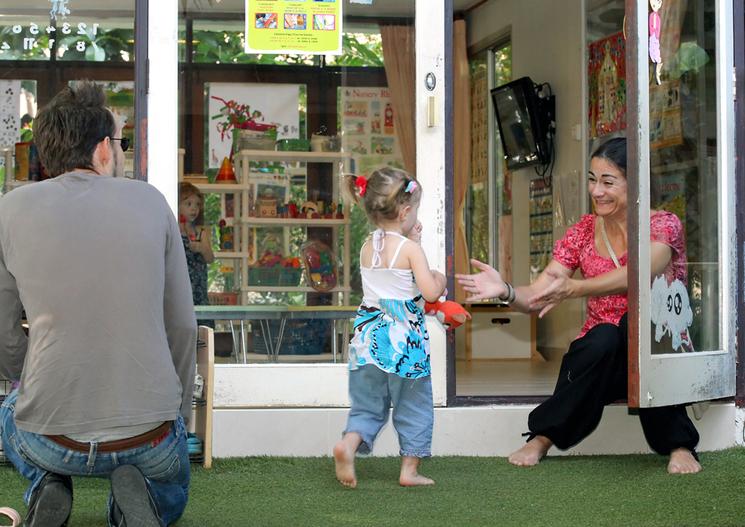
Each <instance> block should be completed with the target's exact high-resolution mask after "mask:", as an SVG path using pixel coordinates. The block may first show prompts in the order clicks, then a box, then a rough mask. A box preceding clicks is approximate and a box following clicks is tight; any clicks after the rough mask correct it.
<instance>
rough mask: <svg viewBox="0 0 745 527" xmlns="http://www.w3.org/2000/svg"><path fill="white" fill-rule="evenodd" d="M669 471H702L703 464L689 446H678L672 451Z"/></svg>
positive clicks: (671, 472) (678, 472) (686, 472)
mask: <svg viewBox="0 0 745 527" xmlns="http://www.w3.org/2000/svg"><path fill="white" fill-rule="evenodd" d="M667 472H668V474H695V473H696V472H701V464H700V463H699V462H698V461H696V458H695V457H693V454H692V453H691V451H690V450H688V449H687V448H676V449H675V450H673V451H672V452H670V462H669V463H668V464H667Z"/></svg>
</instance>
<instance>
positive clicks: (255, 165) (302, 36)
mask: <svg viewBox="0 0 745 527" xmlns="http://www.w3.org/2000/svg"><path fill="white" fill-rule="evenodd" d="M450 5H451V4H450V2H446V1H444V0H443V1H438V2H433V1H431V0H427V1H426V2H421V1H415V0H405V1H399V2H373V3H359V2H348V1H342V0H323V1H319V0H316V1H315V2H310V1H308V2H297V1H289V0H288V1H273V0H271V1H270V0H256V1H251V2H245V3H244V2H241V3H237V2H222V3H219V2H218V3H213V2H210V3H209V4H207V3H206V2H191V1H190V2H185V6H186V8H185V9H182V10H181V12H180V17H179V23H180V26H181V27H182V28H183V33H182V37H183V41H184V42H183V44H182V46H181V53H180V56H181V60H180V76H179V94H180V104H179V112H180V113H179V126H180V129H179V142H180V147H181V148H180V151H179V155H180V167H181V170H180V174H179V180H180V182H181V183H190V184H191V186H192V187H196V188H197V189H198V190H199V191H201V193H202V194H203V195H204V200H205V201H204V203H205V214H204V216H205V225H204V227H205V229H207V230H209V232H210V233H211V237H212V240H213V253H214V256H215V261H214V262H213V263H211V264H210V268H209V271H208V280H207V282H208V283H207V288H206V289H207V290H206V291H205V295H203V297H202V298H201V299H200V300H199V301H197V300H195V303H197V304H199V309H200V310H201V311H200V312H201V313H203V314H204V313H207V312H208V311H204V310H203V308H204V309H215V308H216V309H215V311H214V312H213V315H211V316H209V317H207V316H202V317H200V316H197V318H198V319H200V318H202V319H205V318H212V319H216V320H215V321H216V324H215V326H216V333H215V335H216V344H215V349H216V355H218V357H217V359H216V367H215V386H216V394H217V395H216V400H215V406H218V407H223V408H225V407H267V406H284V407H287V406H293V407H303V406H305V407H313V406H321V407H328V406H343V405H346V404H347V400H348V399H347V357H346V354H345V348H346V346H345V341H344V338H345V334H346V332H345V331H344V330H343V328H344V327H345V325H346V324H347V323H348V321H349V320H350V319H351V318H353V317H354V313H355V308H356V306H357V305H358V304H359V302H360V299H361V280H360V278H359V271H358V268H359V263H358V261H357V260H358V255H359V250H360V247H361V245H362V243H363V242H364V240H365V238H366V236H367V235H368V233H369V232H370V230H371V228H370V226H369V225H367V222H366V219H365V217H364V214H362V213H361V211H360V210H359V208H350V204H349V203H347V202H346V200H345V199H344V197H343V196H342V195H341V193H340V179H341V178H340V174H342V173H354V174H359V175H366V176H367V175H369V174H370V172H371V171H372V170H374V169H376V168H379V167H382V166H394V167H398V168H404V169H406V170H408V171H410V172H412V173H417V174H420V177H421V178H424V180H423V187H424V188H426V189H427V192H426V193H425V198H424V200H423V203H422V207H421V208H420V212H419V214H420V217H421V218H423V220H424V218H426V217H431V218H435V217H438V219H439V217H440V215H441V212H439V211H441V208H442V207H439V206H438V203H441V201H442V199H441V198H442V194H444V192H445V190H444V189H445V184H444V179H445V178H444V175H443V174H441V173H440V172H437V171H436V170H433V169H432V167H431V165H432V164H434V163H437V166H439V167H442V166H444V164H445V163H444V159H442V160H438V159H435V158H436V157H437V156H435V155H434V154H433V152H438V153H443V155H442V157H443V158H444V152H445V147H444V139H443V138H444V132H443V130H444V127H445V118H444V106H445V104H444V96H443V94H444V88H443V87H444V86H445V84H446V81H445V79H446V75H445V74H444V73H443V69H444V66H443V65H442V63H441V62H442V59H441V58H440V57H442V56H443V55H444V51H443V44H442V40H443V38H444V37H443V34H444V31H445V27H444V26H445V22H444V21H445V20H451V19H452V14H451V13H448V15H447V16H445V8H446V6H450ZM438 9H439V10H440V11H441V12H440V13H439V15H440V16H439V18H436V19H434V20H431V18H432V17H433V15H432V12H433V11H437V10H438ZM450 9H452V8H451V7H450ZM421 17H424V18H425V19H427V20H429V22H430V23H429V26H428V31H430V32H431V34H429V35H428V38H426V39H424V40H421V41H420V39H419V35H420V29H421V27H420V21H421ZM415 35H416V38H415ZM432 35H435V36H437V35H439V37H438V38H432ZM438 43H439V44H438ZM436 46H439V47H437V48H436V49H434V48H435V47H436ZM429 48H432V49H431V50H429V51H428V49H429ZM422 57H426V59H424V60H425V62H427V61H429V63H431V64H429V63H427V64H421V63H420V61H422V60H423V59H422ZM438 60H439V62H438ZM433 65H434V66H433ZM423 68H427V69H423ZM420 71H425V72H427V71H434V72H435V74H436V80H435V84H434V85H433V86H432V87H433V90H432V91H427V94H430V95H431V96H432V99H434V101H431V100H430V99H429V98H427V99H425V98H424V97H423V95H422V92H424V91H425V90H426V88H425V83H424V75H423V74H419V73H418V72H420ZM428 110H431V111H429V112H428ZM430 117H431V118H432V119H430ZM422 130H426V132H427V134H426V148H427V150H428V156H427V159H424V160H422V155H421V148H422V142H421V138H422ZM433 174H436V176H435V175H433ZM440 176H442V177H441V178H440ZM430 178H431V179H430ZM184 188H189V187H186V186H185V187H184ZM442 223H443V224H444V220H443V222H442ZM429 230H430V231H431V232H430V234H429V235H430V236H432V239H433V243H431V244H430V246H438V247H439V246H443V247H444V244H445V242H444V240H442V243H439V242H437V243H435V242H434V239H435V237H437V236H440V235H441V234H442V233H443V232H444V228H439V229H438V228H437V227H436V225H434V224H433V225H432V226H431V229H429ZM228 235H229V236H228ZM443 236H444V234H443ZM309 243H316V244H321V243H322V244H323V246H324V247H325V248H327V249H328V251H326V252H324V253H321V252H318V257H317V258H318V259H321V258H323V257H324V256H327V255H328V254H329V253H331V254H333V256H334V257H335V261H336V263H337V265H336V269H337V274H336V282H335V285H333V286H332V287H330V288H325V289H324V288H316V287H314V283H313V281H314V280H316V281H317V279H316V278H314V277H313V274H312V273H304V272H303V269H302V266H303V259H307V260H308V261H310V260H311V259H312V258H313V253H312V251H311V250H309V249H306V247H307V246H308V244H309ZM319 251H320V249H319ZM428 256H429V258H430V261H431V262H435V261H441V262H442V265H443V267H444V262H445V256H444V254H443V255H440V254H437V255H434V254H433V255H428ZM306 257H307V258H306ZM332 261H333V260H332ZM309 265H310V264H309ZM321 285H324V284H321ZM206 304H209V305H206ZM218 304H219V306H218ZM218 311H219V313H218ZM221 317H222V318H224V319H226V320H220V318H221ZM334 317H335V318H334ZM228 319H230V320H228ZM336 319H338V320H336ZM443 340H444V339H443ZM435 347H436V345H435V344H433V349H434V348H435ZM440 347H441V348H442V349H444V343H443V344H442V345H441V346H440ZM438 349H439V348H438ZM443 354H444V351H443ZM440 362H441V363H444V360H442V361H440ZM440 376H441V378H442V379H443V381H444V372H441V374H440Z"/></svg>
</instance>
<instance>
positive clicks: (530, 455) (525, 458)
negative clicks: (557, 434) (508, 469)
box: [507, 436, 553, 467]
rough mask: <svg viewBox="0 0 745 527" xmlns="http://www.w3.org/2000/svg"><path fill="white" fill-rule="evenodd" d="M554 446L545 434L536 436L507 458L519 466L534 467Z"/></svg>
mask: <svg viewBox="0 0 745 527" xmlns="http://www.w3.org/2000/svg"><path fill="white" fill-rule="evenodd" d="M552 446H553V443H552V442H551V440H550V439H549V438H547V437H545V436H535V437H534V438H533V439H531V440H530V441H528V442H527V443H525V444H524V445H523V447H522V448H521V449H520V450H516V451H515V452H513V453H512V454H510V457H509V458H507V459H508V460H509V462H510V463H512V464H513V465H516V466H518V467H532V466H535V465H537V464H538V463H540V461H541V459H543V456H545V455H546V454H547V453H548V450H549V449H550V448H551V447H552Z"/></svg>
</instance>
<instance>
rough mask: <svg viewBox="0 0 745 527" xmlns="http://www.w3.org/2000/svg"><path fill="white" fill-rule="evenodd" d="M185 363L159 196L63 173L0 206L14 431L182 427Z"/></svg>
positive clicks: (6, 368)
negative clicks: (14, 384)
mask: <svg viewBox="0 0 745 527" xmlns="http://www.w3.org/2000/svg"><path fill="white" fill-rule="evenodd" d="M22 308H25V310H26V317H27V319H28V321H29V324H30V333H29V338H28V341H27V339H26V337H25V336H24V334H23V331H22V328H21V325H20V317H21V310H22ZM195 356H196V321H195V318H194V309H193V304H192V298H191V284H190V282H189V275H188V271H187V267H186V258H185V255H184V248H183V243H182V241H181V235H180V233H179V228H178V224H177V222H176V219H175V218H174V216H173V213H172V212H171V210H170V209H169V207H168V205H167V203H166V201H165V199H164V198H163V196H162V194H160V192H158V190H157V189H155V188H154V187H152V186H151V185H148V184H147V183H143V182H139V181H132V180H126V179H121V178H113V177H108V176H100V175H96V174H92V173H88V172H72V173H68V174H63V175H61V176H58V177H57V178H54V179H51V180H47V181H44V182H41V183H34V184H31V185H27V186H25V187H22V188H19V189H16V190H13V191H12V192H10V193H8V194H6V195H5V196H3V197H1V198H0V376H3V377H6V378H10V379H18V378H19V377H20V380H21V388H20V392H19V396H18V401H17V404H16V422H17V425H18V427H19V428H21V429H23V430H27V431H29V432H35V433H39V434H62V435H67V434H81V433H82V434H85V433H89V432H95V431H97V430H108V429H111V428H115V427H132V426H137V425H142V424H145V423H157V422H161V421H168V420H172V419H175V418H176V417H177V416H178V414H179V412H181V414H182V415H183V416H184V417H185V418H186V417H188V416H189V414H190V411H191V410H190V409H191V396H192V385H193V382H194V368H195V364H194V363H195Z"/></svg>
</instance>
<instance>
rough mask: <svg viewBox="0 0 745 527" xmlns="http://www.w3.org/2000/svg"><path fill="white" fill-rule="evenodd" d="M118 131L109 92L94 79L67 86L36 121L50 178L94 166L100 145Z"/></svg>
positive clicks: (39, 144) (42, 159)
mask: <svg viewBox="0 0 745 527" xmlns="http://www.w3.org/2000/svg"><path fill="white" fill-rule="evenodd" d="M115 132H116V122H115V121H114V116H113V115H112V114H111V111H110V110H109V109H108V108H107V107H106V94H105V93H104V91H103V88H101V86H99V85H98V84H95V83H93V82H91V81H80V82H77V83H75V85H74V86H67V87H66V88H64V89H63V90H62V91H60V92H59V93H58V94H57V95H55V96H54V98H53V99H52V100H51V101H50V102H49V104H47V105H46V106H44V108H42V109H41V110H40V111H39V114H38V116H37V117H36V120H35V122H34V142H35V143H36V146H37V147H38V149H39V157H40V158H41V162H42V164H43V165H44V167H45V168H46V169H47V172H48V173H49V176H50V177H55V176H58V175H60V174H64V173H65V172H70V171H72V170H75V169H77V168H87V169H92V168H93V152H94V151H95V149H96V145H97V144H98V143H99V142H101V141H102V140H103V139H104V138H106V137H113V136H114V133H115Z"/></svg>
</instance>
